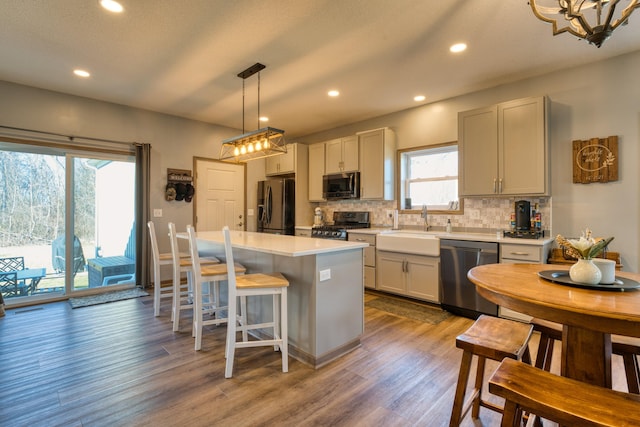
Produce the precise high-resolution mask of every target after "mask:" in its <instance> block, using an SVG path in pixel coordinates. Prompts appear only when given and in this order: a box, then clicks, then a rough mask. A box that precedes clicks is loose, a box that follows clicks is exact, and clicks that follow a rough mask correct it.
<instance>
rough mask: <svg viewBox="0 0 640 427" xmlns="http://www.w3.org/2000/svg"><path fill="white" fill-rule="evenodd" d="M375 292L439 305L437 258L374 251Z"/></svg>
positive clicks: (438, 265) (438, 264)
mask: <svg viewBox="0 0 640 427" xmlns="http://www.w3.org/2000/svg"><path fill="white" fill-rule="evenodd" d="M376 271H377V283H376V289H378V290H380V291H385V292H391V293H394V294H400V295H404V296H408V297H412V298H417V299H421V300H425V301H431V302H435V303H439V302H440V286H439V274H440V258H439V257H428V256H421V255H411V254H402V253H396V252H388V251H377V254H376Z"/></svg>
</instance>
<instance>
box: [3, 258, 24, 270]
mask: <svg viewBox="0 0 640 427" xmlns="http://www.w3.org/2000/svg"><path fill="white" fill-rule="evenodd" d="M18 270H24V257H22V256H14V257H8V258H0V272H7V271H18Z"/></svg>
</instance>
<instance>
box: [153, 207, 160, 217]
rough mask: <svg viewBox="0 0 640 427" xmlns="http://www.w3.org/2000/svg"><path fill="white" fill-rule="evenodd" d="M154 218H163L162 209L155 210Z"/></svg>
mask: <svg viewBox="0 0 640 427" xmlns="http://www.w3.org/2000/svg"><path fill="white" fill-rule="evenodd" d="M153 217H154V218H162V209H154V210H153Z"/></svg>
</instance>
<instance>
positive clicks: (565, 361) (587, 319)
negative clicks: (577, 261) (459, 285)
mask: <svg viewBox="0 0 640 427" xmlns="http://www.w3.org/2000/svg"><path fill="white" fill-rule="evenodd" d="M568 269H569V266H560V265H549V264H487V265H482V266H478V267H475V268H473V269H471V270H470V271H469V273H468V275H467V276H468V278H469V280H470V281H471V282H473V283H474V284H475V285H476V289H477V291H478V293H479V294H480V295H482V296H483V297H485V298H486V299H488V300H490V301H492V302H494V303H496V304H498V305H500V306H503V307H507V308H510V309H512V310H515V311H518V312H521V313H525V314H528V315H530V316H533V317H537V318H541V319H545V320H550V321H553V322H557V323H560V324H562V325H563V331H562V363H561V374H562V375H564V376H566V377H569V378H573V379H577V380H580V381H584V382H587V383H591V384H595V385H599V386H603V387H608V388H611V382H612V381H611V334H618V335H626V336H632V337H640V289H627V290H625V291H615V290H601V289H592V288H583V287H575V286H570V285H567V284H564V283H556V282H553V281H550V280H547V279H545V278H542V277H540V276H539V274H538V273H539V272H541V271H545V270H568ZM616 277H622V278H626V279H630V280H632V281H636V282H640V274H637V273H628V272H616ZM631 283H633V282H631Z"/></svg>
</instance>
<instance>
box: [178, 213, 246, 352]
mask: <svg viewBox="0 0 640 427" xmlns="http://www.w3.org/2000/svg"><path fill="white" fill-rule="evenodd" d="M187 235H188V236H189V252H190V254H191V259H190V265H191V278H192V286H193V306H192V307H193V328H192V334H193V336H194V337H195V349H196V350H201V349H202V334H203V331H204V327H205V326H207V325H220V324H223V323H227V313H229V312H230V310H229V309H228V305H224V304H223V303H222V301H221V299H220V282H222V281H225V280H228V266H227V264H225V263H218V264H211V263H208V264H203V259H202V258H201V257H200V254H199V252H198V243H197V239H196V231H195V229H194V228H193V227H192V226H191V225H188V226H187ZM231 271H232V272H233V274H234V275H243V274H244V273H245V271H246V268H244V266H242V265H241V264H238V263H233V265H232V267H231ZM204 288H206V289H207V293H206V294H205V293H204V292H203V290H204ZM229 300H230V301H232V300H231V299H229ZM233 301H235V300H233ZM205 314H207V315H208V316H210V318H209V319H206V320H205V318H204V315H205ZM174 323H175V322H174Z"/></svg>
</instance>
